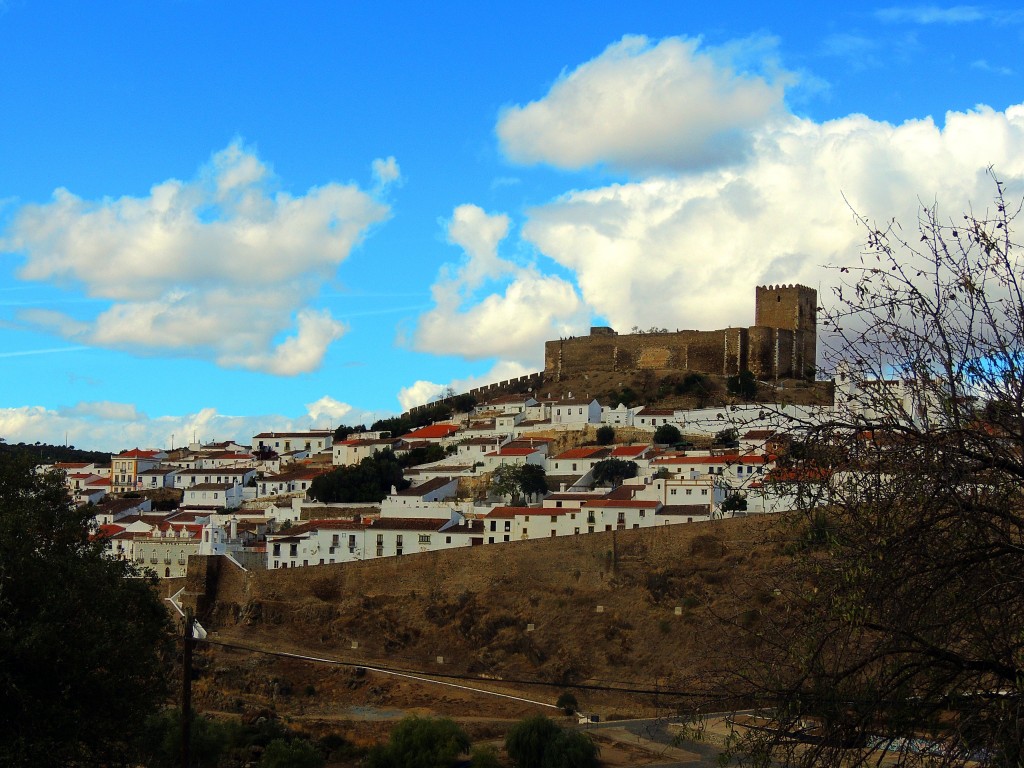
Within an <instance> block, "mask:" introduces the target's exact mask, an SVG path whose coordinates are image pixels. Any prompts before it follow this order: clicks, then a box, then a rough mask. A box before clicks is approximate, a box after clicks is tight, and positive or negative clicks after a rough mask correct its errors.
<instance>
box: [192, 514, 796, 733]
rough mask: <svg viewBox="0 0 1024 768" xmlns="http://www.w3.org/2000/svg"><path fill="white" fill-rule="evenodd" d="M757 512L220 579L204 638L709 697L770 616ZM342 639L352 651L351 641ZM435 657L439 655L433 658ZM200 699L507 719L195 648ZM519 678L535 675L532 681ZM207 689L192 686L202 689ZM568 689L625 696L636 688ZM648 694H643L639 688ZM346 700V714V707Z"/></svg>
mask: <svg viewBox="0 0 1024 768" xmlns="http://www.w3.org/2000/svg"><path fill="white" fill-rule="evenodd" d="M770 523H771V521H770V520H768V519H764V518H762V519H746V520H732V521H724V522H719V523H712V524H692V525H677V526H670V527H665V528H659V529H646V530H636V531H620V532H616V533H614V534H613V533H602V534H593V535H589V536H581V537H574V538H560V539H550V540H539V541H530V542H516V543H511V544H507V545H501V546H492V547H480V548H472V549H467V550H459V551H452V552H440V553H429V554H422V555H412V556H405V557H403V558H390V559H387V560H379V561H370V562H364V563H356V564H348V565H335V566H318V567H309V568H303V569H294V570H291V571H273V572H264V573H251V574H247V575H241V574H238V573H236V572H233V571H229V572H227V573H225V575H224V576H223V577H222V578H221V579H220V586H219V589H218V594H217V600H216V603H215V605H214V608H213V610H212V613H211V615H210V616H208V617H207V622H206V623H207V626H208V628H209V629H211V630H212V634H211V637H212V638H213V639H215V640H220V641H225V642H229V643H241V644H245V645H249V646H254V647H261V648H265V649H277V650H288V651H292V652H298V653H304V654H308V655H311V656H318V657H329V658H333V659H338V660H344V661H348V662H352V663H360V664H366V665H375V664H376V665H381V666H387V667H391V668H400V669H405V670H417V671H423V672H426V673H440V674H448V675H460V676H461V675H464V676H467V677H469V678H473V679H475V680H476V681H487V680H490V681H491V682H489V683H488V682H473V681H470V682H469V683H467V684H469V685H489V686H490V687H491V688H497V689H500V690H503V691H505V692H506V693H512V694H515V695H523V696H525V697H527V698H532V699H534V700H537V701H543V702H554V700H555V699H556V698H557V697H558V695H559V693H561V692H562V691H563V690H573V691H575V692H576V695H577V698H578V699H579V700H580V703H581V706H583V707H584V708H585V709H587V710H591V711H593V710H597V711H600V712H603V713H605V715H607V714H619V715H638V714H653V713H654V712H656V711H657V712H665V711H667V710H668V709H670V708H673V707H677V706H683V705H684V704H685V703H687V702H688V701H689V700H688V699H687V695H686V694H688V693H694V694H701V695H708V694H711V693H713V692H714V689H715V686H716V684H717V682H716V681H718V680H720V678H721V677H722V675H723V669H722V659H723V658H728V657H729V656H734V655H737V654H738V655H742V654H743V652H744V643H747V642H749V640H747V639H746V638H747V637H748V635H747V634H746V633H743V632H739V631H735V632H732V631H730V629H729V627H730V626H733V627H747V628H752V627H756V625H757V623H758V622H759V621H760V620H761V617H762V616H763V615H764V614H765V613H766V612H770V611H775V610H779V609H780V608H779V606H777V605H776V597H775V595H774V593H773V591H772V590H771V588H770V587H769V586H768V585H769V583H770V581H769V577H768V575H769V574H771V573H774V572H777V571H778V570H779V569H780V567H782V566H784V564H785V562H786V560H787V558H786V556H785V555H784V554H782V546H781V545H780V544H779V543H778V542H777V541H775V542H773V541H771V540H770V539H771V538H772V537H773V534H772V532H771V525H770ZM353 643H355V644H356V645H357V646H358V647H356V648H353ZM438 657H442V658H443V663H439V661H438ZM204 658H205V663H206V664H207V665H208V668H207V671H206V673H205V675H204V677H205V679H206V681H207V682H206V683H203V684H201V685H200V695H199V697H198V698H199V701H200V702H201V703H202V704H203V706H206V707H209V708H212V709H218V710H226V711H241V710H245V709H249V710H251V709H252V708H254V707H259V706H268V705H270V704H273V706H275V707H276V708H278V710H279V711H283V712H288V713H292V714H295V715H298V714H300V713H301V714H302V715H303V716H304V717H315V716H326V715H327V714H329V713H331V712H333V713H338V712H346V713H348V715H346V717H351V715H352V713H353V712H354V713H355V715H356V716H357V718H356V719H358V715H359V713H360V712H361V711H362V710H361V709H360V708H364V709H365V708H370V709H367V710H366V712H368V713H370V715H371V718H370V719H371V720H372V719H375V718H376V717H377V716H378V715H377V713H378V712H379V711H380V710H382V709H383V710H389V709H396V710H402V711H409V710H413V711H422V712H429V713H436V714H443V715H450V716H456V717H462V718H466V717H473V716H482V715H486V716H488V717H498V718H517V717H521V716H523V714H524V713H526V712H529V711H531V709H532V710H533V711H536V707H532V708H531V707H530V706H529V705H525V704H522V703H517V702H512V701H510V700H508V699H500V698H490V697H482V696H480V695H478V694H472V693H467V692H464V691H459V690H457V689H454V688H437V687H428V686H423V685H421V684H418V683H414V682H413V681H409V680H405V679H401V678H395V677H385V676H382V675H379V674H376V673H369V674H365V675H361V674H359V673H358V672H357V671H356V670H355V669H354V668H352V667H343V666H330V665H326V664H316V663H312V662H299V661H291V660H282V659H279V658H275V657H273V656H268V655H263V654H254V653H250V652H243V651H232V650H226V649H219V650H207V651H205V652H204ZM529 683H535V685H531V684H529ZM203 686H205V687H203ZM582 686H597V687H599V688H600V687H607V688H613V689H614V688H633V689H641V690H644V691H650V692H651V693H648V694H636V693H623V692H618V691H614V690H605V691H602V690H593V689H590V688H586V687H582ZM655 691H656V692H657V693H655ZM353 708H355V709H353Z"/></svg>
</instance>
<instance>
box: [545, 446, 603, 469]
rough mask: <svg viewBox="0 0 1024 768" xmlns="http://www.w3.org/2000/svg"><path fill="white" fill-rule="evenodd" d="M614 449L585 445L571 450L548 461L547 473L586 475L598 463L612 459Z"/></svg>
mask: <svg viewBox="0 0 1024 768" xmlns="http://www.w3.org/2000/svg"><path fill="white" fill-rule="evenodd" d="M611 455H612V449H611V448H609V447H608V446H604V445H584V446H581V447H579V448H570V449H569V450H567V451H562V452H561V453H560V454H558V455H557V456H552V457H550V458H549V459H548V460H547V471H548V474H551V475H571V474H579V475H582V474H586V473H587V472H589V471H590V470H592V469H593V468H594V465H595V464H597V462H599V461H602V460H604V459H607V458H611Z"/></svg>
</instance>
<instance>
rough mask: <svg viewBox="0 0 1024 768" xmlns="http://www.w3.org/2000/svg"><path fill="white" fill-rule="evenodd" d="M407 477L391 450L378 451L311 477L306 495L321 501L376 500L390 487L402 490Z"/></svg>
mask: <svg viewBox="0 0 1024 768" xmlns="http://www.w3.org/2000/svg"><path fill="white" fill-rule="evenodd" d="M408 487H409V481H408V480H406V479H405V477H404V476H403V475H402V462H401V461H400V460H399V459H398V458H396V456H395V454H394V452H393V451H391V450H383V451H378V452H377V453H375V454H374V455H373V456H367V457H366V458H365V459H363V460H362V461H360V462H359V463H358V464H356V465H354V466H350V467H338V468H337V469H334V470H332V471H330V472H327V473H326V474H323V475H320V476H318V477H315V478H313V482H311V483H310V486H309V497H310V498H311V499H313V500H314V501H320V502H324V503H344V502H377V501H380V500H381V499H383V498H384V497H385V496H387V495H388V494H389V493H390V492H391V489H392V488H397V489H398V490H400V491H401V490H404V489H405V488H408Z"/></svg>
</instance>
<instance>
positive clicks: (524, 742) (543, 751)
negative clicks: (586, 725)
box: [505, 715, 600, 768]
mask: <svg viewBox="0 0 1024 768" xmlns="http://www.w3.org/2000/svg"><path fill="white" fill-rule="evenodd" d="M505 751H506V752H507V753H508V756H509V758H510V759H511V760H512V764H513V765H515V766H516V767H517V768H534V767H535V766H537V767H538V768H596V766H597V764H598V759H597V758H598V754H599V753H600V749H599V748H598V746H597V745H596V744H595V743H594V741H593V739H591V738H590V735H589V734H587V733H583V732H582V731H573V730H567V729H565V728H562V727H561V726H560V725H558V724H557V723H555V722H554V721H553V720H549V719H548V718H546V717H544V716H543V715H535V716H533V717H530V718H527V719H526V720H523V721H522V722H519V723H517V724H516V725H514V726H513V727H512V729H511V730H510V731H509V732H508V735H507V736H506V737H505Z"/></svg>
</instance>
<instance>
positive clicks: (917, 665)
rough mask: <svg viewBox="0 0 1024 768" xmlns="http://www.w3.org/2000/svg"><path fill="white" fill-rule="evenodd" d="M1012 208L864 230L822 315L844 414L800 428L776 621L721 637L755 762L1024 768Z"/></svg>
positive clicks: (776, 584)
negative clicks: (749, 708)
mask: <svg viewBox="0 0 1024 768" xmlns="http://www.w3.org/2000/svg"><path fill="white" fill-rule="evenodd" d="M1019 209H1020V207H1019V205H1018V204H1013V205H1011V204H1010V203H1009V202H1008V201H1007V200H1006V199H1005V197H1004V195H1003V190H1002V186H1001V184H999V182H996V194H995V197H994V200H993V203H992V204H991V206H990V207H989V208H988V209H987V210H986V211H985V212H984V213H980V214H979V213H974V212H972V211H968V212H967V213H966V214H964V215H963V216H962V217H961V216H957V218H955V219H945V218H943V217H942V216H941V215H940V213H939V211H938V210H937V208H935V207H932V208H928V209H925V210H923V211H922V212H921V214H920V220H919V222H918V223H917V226H916V227H913V226H906V227H903V228H901V227H900V226H899V224H898V223H896V222H890V223H889V224H886V225H882V226H876V225H874V224H872V223H870V222H868V221H867V220H862V224H863V225H864V227H865V231H866V233H867V248H866V250H865V253H864V256H863V258H862V262H861V263H860V264H858V265H850V266H848V267H842V268H841V269H839V272H840V273H841V275H842V281H841V284H840V285H839V286H838V287H837V288H836V290H835V296H834V304H833V306H832V307H831V308H826V310H825V311H824V314H825V318H824V323H823V325H825V326H826V329H827V333H826V334H825V336H824V340H825V341H826V364H827V365H829V366H831V369H832V370H833V371H834V373H835V375H836V377H837V411H836V413H835V414H834V417H833V418H832V419H831V420H829V421H828V422H827V423H818V424H813V423H809V424H807V425H805V428H806V435H805V439H804V442H803V445H802V446H801V448H800V451H799V454H800V459H799V461H796V462H794V463H792V464H791V466H790V467H789V468H788V469H787V478H788V485H789V487H788V490H790V491H791V492H792V493H794V494H796V495H797V497H798V499H799V504H798V507H799V508H798V511H797V512H795V513H794V514H792V515H789V516H788V517H787V518H784V519H783V520H782V521H781V522H788V525H789V529H790V531H791V536H790V537H789V539H790V541H791V542H792V544H791V546H792V550H791V551H792V555H791V559H790V562H789V563H787V564H786V565H785V567H784V568H780V569H779V571H778V572H777V573H776V575H775V577H774V579H773V580H772V579H769V578H768V577H766V580H765V583H766V585H767V586H769V587H770V588H772V589H773V591H774V593H775V594H776V595H778V596H780V600H781V601H782V602H784V604H785V606H786V610H785V611H772V612H765V613H764V614H763V615H762V617H761V618H760V619H759V620H758V621H757V622H756V623H754V624H753V625H751V626H744V624H743V622H742V620H741V619H740V618H739V617H734V618H733V619H732V620H730V621H729V622H727V625H728V626H730V627H731V631H732V632H733V633H734V636H736V637H737V638H738V640H737V642H742V643H743V645H744V647H747V648H750V649H751V653H750V654H749V655H747V656H745V657H744V656H740V655H737V656H736V657H734V659H733V661H732V665H731V671H732V672H733V673H734V676H733V678H732V683H733V685H732V687H731V688H730V689H729V693H731V694H733V695H736V696H740V697H743V698H744V699H745V700H746V701H748V702H759V703H760V704H761V706H762V709H761V712H760V719H758V720H757V721H756V725H757V726H758V727H757V728H737V730H736V738H735V740H734V742H733V743H732V745H731V749H732V754H733V755H734V756H736V757H737V758H738V759H741V760H742V761H743V762H744V763H745V764H752V765H761V766H768V765H799V766H840V765H843V766H853V765H868V764H870V765H875V764H878V763H879V762H882V761H884V764H886V765H909V766H913V765H930V766H961V765H992V766H1018V765H1021V764H1022V762H1024V632H1022V628H1024V589H1022V586H1021V574H1022V573H1024V495H1022V491H1021V489H1022V487H1024V370H1022V367H1024V263H1022V261H1021V258H1022V255H1024V254H1022V250H1021V248H1020V246H1019V245H1018V244H1017V243H1016V242H1015V241H1014V239H1013V235H1012V225H1013V219H1014V216H1015V215H1016V213H1017V212H1018V211H1019ZM894 378H895V379H899V380H900V381H901V382H902V383H901V384H884V383H879V382H884V381H885V380H892V379H894ZM744 636H747V637H746V638H745V639H740V638H744Z"/></svg>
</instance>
